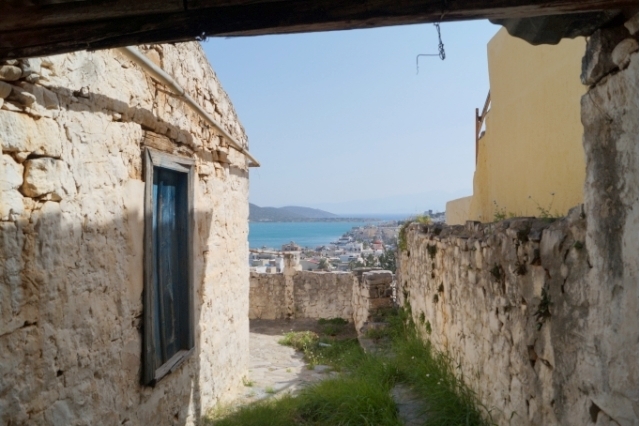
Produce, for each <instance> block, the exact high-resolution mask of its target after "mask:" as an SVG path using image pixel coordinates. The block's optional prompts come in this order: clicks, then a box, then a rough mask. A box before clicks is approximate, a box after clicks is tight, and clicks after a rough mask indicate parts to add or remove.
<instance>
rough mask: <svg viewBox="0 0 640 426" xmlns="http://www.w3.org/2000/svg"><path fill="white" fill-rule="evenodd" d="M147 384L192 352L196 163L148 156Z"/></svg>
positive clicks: (154, 153)
mask: <svg viewBox="0 0 640 426" xmlns="http://www.w3.org/2000/svg"><path fill="white" fill-rule="evenodd" d="M145 184H146V189H145V197H146V200H145V288H144V349H143V373H142V381H143V383H144V384H148V385H154V384H155V383H156V382H157V381H158V380H160V379H161V378H162V377H164V376H166V375H167V374H168V373H170V372H171V371H173V370H175V369H176V368H177V367H178V366H179V365H180V364H181V363H182V362H184V360H186V359H187V358H188V356H189V355H190V354H191V353H192V352H193V347H194V338H193V299H192V297H193V284H192V275H193V273H192V268H193V262H192V259H193V256H192V244H191V241H192V233H193V195H192V194H193V160H191V159H189V158H182V157H177V156H174V155H170V154H165V153H161V152H158V151H155V150H151V149H148V148H147V149H146V151H145Z"/></svg>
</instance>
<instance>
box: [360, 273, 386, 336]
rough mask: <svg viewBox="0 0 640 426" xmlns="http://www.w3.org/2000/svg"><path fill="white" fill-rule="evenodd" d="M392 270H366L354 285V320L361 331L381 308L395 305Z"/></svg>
mask: <svg viewBox="0 0 640 426" xmlns="http://www.w3.org/2000/svg"><path fill="white" fill-rule="evenodd" d="M392 283H393V274H392V273H391V271H369V272H364V273H362V275H361V276H360V277H359V279H357V280H356V281H355V282H354V285H353V322H354V323H355V327H356V331H358V333H361V332H362V330H363V327H364V326H365V324H367V323H369V322H372V321H374V319H375V316H376V314H377V313H379V312H380V311H381V310H384V309H389V308H391V307H393V306H394V303H393V299H392V295H393V291H392V288H391V285H392Z"/></svg>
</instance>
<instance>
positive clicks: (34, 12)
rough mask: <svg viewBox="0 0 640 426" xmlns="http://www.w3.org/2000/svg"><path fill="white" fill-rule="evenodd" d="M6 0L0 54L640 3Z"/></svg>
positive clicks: (518, 15) (579, 0) (511, 15)
mask: <svg viewBox="0 0 640 426" xmlns="http://www.w3.org/2000/svg"><path fill="white" fill-rule="evenodd" d="M9 4H10V6H7V5H5V6H2V7H0V16H2V18H0V59H11V58H18V57H29V56H42V55H48V54H56V53H64V52H69V51H74V50H79V49H101V48H111V47H119V46H127V45H137V44H145V43H162V42H176V41H186V40H194V39H196V38H198V37H204V36H249V35H263V34H283V33H294V32H312V31H331V30H347V29H356V28H372V27H379V26H388V25H402V24H417V23H429V22H436V21H438V20H441V19H442V20H443V21H459V20H469V19H504V18H523V17H532V16H541V15H550V14H565V13H575V12H586V11H594V10H606V9H623V8H629V7H637V2H634V1H633V0H546V1H544V2H543V1H540V0H447V1H446V2H443V1H442V0H360V1H344V0H313V1H311V0H307V1H300V0H186V2H184V1H183V0H168V1H161V0H137V1H136V2H131V1H130V0H96V1H91V2H69V3H62V4H51V5H46V6H26V7H20V6H16V5H15V4H14V3H13V2H10V3H9ZM443 4H444V5H446V8H445V10H444V11H443V10H442V7H443ZM443 12H444V15H443Z"/></svg>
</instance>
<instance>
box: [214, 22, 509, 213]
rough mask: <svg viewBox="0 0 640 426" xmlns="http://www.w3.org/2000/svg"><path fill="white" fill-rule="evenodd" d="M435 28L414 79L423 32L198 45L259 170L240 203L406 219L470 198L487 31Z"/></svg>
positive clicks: (421, 28)
mask: <svg viewBox="0 0 640 426" xmlns="http://www.w3.org/2000/svg"><path fill="white" fill-rule="evenodd" d="M441 28H442V39H443V42H444V45H445V50H446V54H447V57H446V60H444V61H441V60H440V59H439V58H437V57H433V58H421V59H420V73H419V74H417V75H416V64H415V58H416V55H417V54H418V53H437V42H438V40H437V33H436V30H435V27H434V26H433V25H432V24H428V25H413V26H401V27H388V28H378V29H370V30H355V31H339V32H327V33H313V34H293V35H279V36H262V37H249V38H230V39H224V38H212V39H210V40H208V41H207V42H205V43H204V48H205V51H206V52H207V56H208V58H209V60H210V62H211V64H212V65H213V68H214V69H215V71H216V73H217V75H218V77H219V79H220V81H221V82H222V85H223V87H224V89H225V90H226V91H227V93H228V94H229V96H230V97H231V100H232V102H233V104H234V106H235V108H236V111H237V112H238V115H239V117H240V120H241V122H242V124H243V125H244V127H245V130H246V131H247V134H248V135H249V144H250V151H251V153H252V154H253V155H254V156H255V157H256V158H257V159H258V160H259V161H260V162H261V163H262V167H260V168H257V169H251V175H250V182H251V183H250V184H251V192H250V201H251V202H253V203H255V204H258V205H261V206H276V207H279V206H284V205H303V206H310V207H320V208H325V209H328V210H330V211H333V212H336V213H365V212H366V213H369V212H370V213H397V212H400V213H416V212H420V211H423V210H425V209H428V208H435V209H443V208H444V202H445V201H446V200H447V199H450V198H456V197H459V196H464V195H470V194H471V192H472V180H473V171H474V155H475V151H474V150H475V148H474V143H475V142H474V135H473V134H474V121H473V117H474V112H475V108H476V107H480V108H481V107H482V105H483V104H484V100H485V98H486V96H487V91H488V90H489V80H488V70H487V60H486V45H487V42H488V41H489V40H490V39H491V37H493V35H494V34H495V33H496V32H497V31H498V29H499V27H497V26H495V25H492V24H490V23H489V22H488V21H472V22H461V23H447V24H442V26H441ZM360 200H363V201H362V202H360ZM367 200H369V201H367ZM371 200H379V201H371Z"/></svg>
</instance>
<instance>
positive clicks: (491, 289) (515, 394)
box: [398, 210, 589, 425]
mask: <svg viewBox="0 0 640 426" xmlns="http://www.w3.org/2000/svg"><path fill="white" fill-rule="evenodd" d="M585 234H586V221H585V219H582V218H581V211H580V210H575V211H573V213H572V215H571V216H570V217H569V218H567V219H563V220H560V221H557V222H554V223H548V222H544V221H541V220H535V219H513V220H508V221H504V222H500V223H497V224H487V225H481V224H478V223H476V224H472V225H471V226H469V227H465V226H451V227H446V226H445V227H444V228H442V227H435V226H434V227H431V228H427V232H424V229H423V228H422V226H421V225H417V224H416V225H411V226H410V228H409V230H408V233H407V241H408V244H407V251H406V252H404V253H402V255H401V257H400V268H399V273H398V301H399V304H400V305H403V306H405V307H406V308H408V309H410V310H411V313H412V317H413V320H414V322H415V323H416V325H417V328H418V330H419V331H420V333H421V334H422V336H423V337H424V338H425V339H429V340H431V341H432V342H433V343H434V344H435V346H436V347H437V348H438V349H439V350H442V351H445V352H447V353H449V354H450V355H451V356H452V357H453V359H455V362H456V363H457V362H459V363H460V366H461V374H462V375H463V376H464V377H465V379H466V382H467V383H468V384H469V385H470V386H471V387H472V388H473V389H474V390H475V391H476V392H477V393H478V395H479V397H480V398H481V400H482V402H483V403H484V404H485V405H486V406H487V407H489V408H495V409H496V410H495V411H492V415H493V417H494V420H497V422H498V424H509V418H510V416H511V414H512V413H515V414H514V418H516V419H517V422H518V423H519V424H527V425H529V424H530V425H539V424H545V425H551V424H565V423H564V422H562V421H561V419H562V417H563V415H564V414H566V411H567V410H568V409H569V407H570V405H571V402H570V401H572V400H574V399H575V398H576V397H577V396H578V394H579V390H578V389H567V388H565V387H564V386H563V385H564V382H565V380H566V376H567V375H570V374H571V371H572V369H573V368H574V366H575V357H576V356H578V354H579V349H580V342H579V338H578V337H577V336H575V335H574V334H573V332H574V331H575V330H577V329H579V328H580V326H581V316H582V315H583V314H584V311H585V309H587V307H586V306H585V300H584V294H583V291H584V289H583V286H582V283H583V281H584V278H585V276H586V274H587V273H588V270H589V264H588V262H589V255H588V252H587V249H586V247H585Z"/></svg>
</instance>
